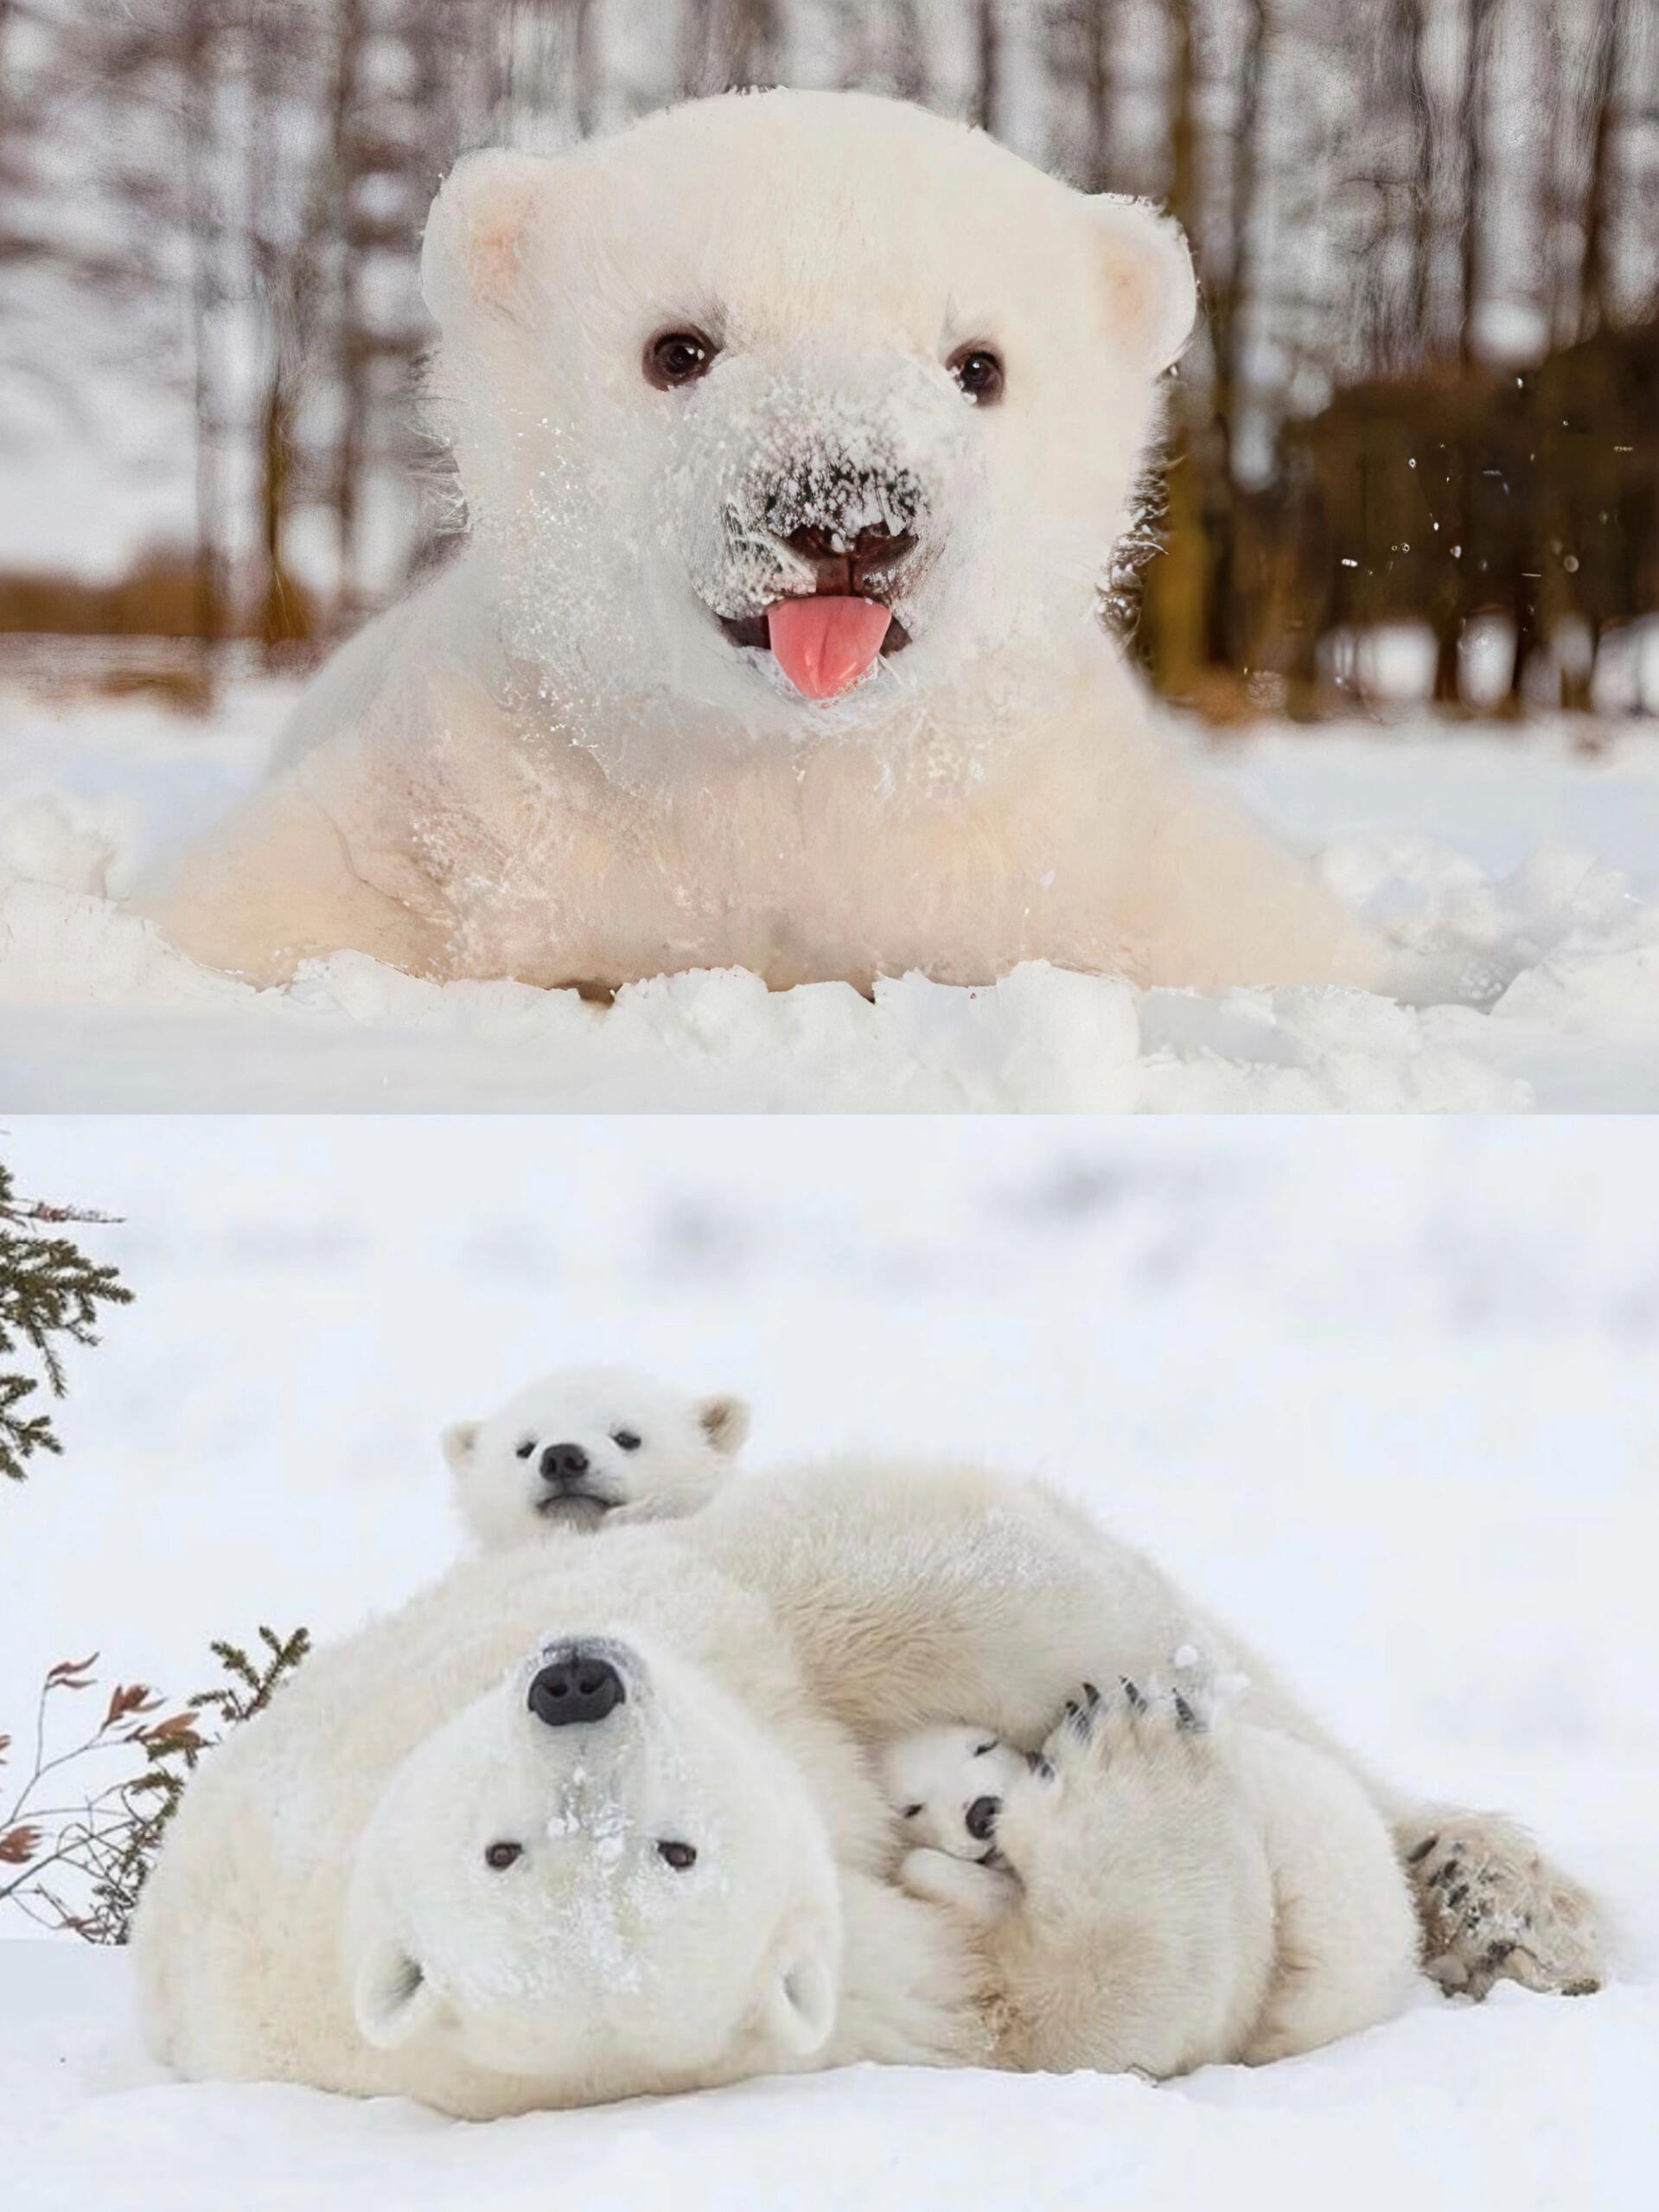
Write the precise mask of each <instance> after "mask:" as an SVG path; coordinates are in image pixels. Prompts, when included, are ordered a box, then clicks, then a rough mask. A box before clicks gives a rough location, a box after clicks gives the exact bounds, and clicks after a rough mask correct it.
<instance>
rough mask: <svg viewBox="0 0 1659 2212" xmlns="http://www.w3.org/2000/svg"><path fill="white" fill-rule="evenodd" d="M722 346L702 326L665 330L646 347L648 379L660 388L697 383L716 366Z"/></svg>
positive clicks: (671, 388)
mask: <svg viewBox="0 0 1659 2212" xmlns="http://www.w3.org/2000/svg"><path fill="white" fill-rule="evenodd" d="M719 350H720V348H718V346H717V345H716V344H715V342H714V341H713V339H712V338H705V336H703V333H702V332H701V331H700V330H664V331H662V332H661V333H660V335H659V336H656V337H654V338H653V339H652V340H651V342H650V343H649V344H648V346H647V347H646V348H645V364H644V366H645V380H646V382H647V383H648V384H654V385H655V386H656V387H657V389H658V391H659V392H672V391H673V389H674V388H675V387H676V386H678V385H681V384H695V383H696V381H697V380H698V378H699V376H705V375H706V374H708V372H709V370H710V369H711V368H713V366H714V357H715V355H716V354H718V352H719Z"/></svg>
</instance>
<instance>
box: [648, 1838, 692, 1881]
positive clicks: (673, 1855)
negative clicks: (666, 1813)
mask: <svg viewBox="0 0 1659 2212" xmlns="http://www.w3.org/2000/svg"><path fill="white" fill-rule="evenodd" d="M657 1857H659V1858H660V1859H666V1860H667V1863H668V1864H669V1865H670V1866H672V1867H673V1870H674V1871H675V1873H676V1874H683V1873H684V1872H685V1871H686V1868H687V1867H688V1866H695V1865H696V1864H697V1846H696V1845H695V1844H676V1843H674V1842H673V1841H671V1840H668V1839H667V1838H665V1840H664V1841H663V1842H661V1843H660V1844H658V1845H657Z"/></svg>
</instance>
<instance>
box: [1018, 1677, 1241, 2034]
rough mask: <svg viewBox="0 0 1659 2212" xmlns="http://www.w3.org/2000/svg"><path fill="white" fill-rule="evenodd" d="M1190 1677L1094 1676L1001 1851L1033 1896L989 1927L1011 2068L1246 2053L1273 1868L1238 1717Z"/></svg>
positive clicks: (1021, 1785) (1023, 1788)
mask: <svg viewBox="0 0 1659 2212" xmlns="http://www.w3.org/2000/svg"><path fill="white" fill-rule="evenodd" d="M1213 1719H1214V1717H1213V1716H1212V1715H1211V1713H1210V1712H1209V1709H1208V1705H1207V1704H1206V1703H1205V1702H1204V1701H1203V1699H1202V1698H1201V1697H1200V1696H1199V1693H1198V1692H1196V1691H1194V1690H1190V1689H1184V1690H1183V1691H1162V1692H1145V1691H1141V1690H1140V1689H1139V1687H1138V1686H1137V1685H1134V1684H1133V1683H1131V1682H1128V1681H1124V1682H1122V1683H1120V1685H1118V1687H1117V1689H1116V1690H1115V1691H1113V1693H1112V1694H1111V1695H1110V1696H1109V1697H1101V1695H1100V1694H1099V1693H1098V1692H1097V1691H1094V1690H1093V1689H1092V1688H1086V1689H1085V1691H1083V1692H1082V1694H1081V1696H1080V1697H1078V1698H1077V1699H1076V1700H1075V1702H1074V1704H1072V1705H1071V1706H1070V1707H1069V1709H1068V1712H1067V1715H1066V1717H1065V1718H1064V1719H1063V1720H1062V1722H1061V1723H1060V1725H1059V1726H1058V1727H1057V1728H1056V1729H1055V1730H1054V1732H1053V1733H1052V1735H1051V1736H1050V1737H1049V1739H1048V1741H1047V1742H1046V1743H1045V1745H1044V1747H1043V1755H1042V1758H1041V1760H1040V1761H1038V1763H1037V1765H1036V1766H1035V1767H1034V1768H1033V1769H1032V1771H1031V1773H1030V1774H1029V1775H1028V1776H1026V1777H1025V1778H1024V1779H1023V1780H1019V1781H1017V1782H1016V1783H1015V1784H1014V1785H1013V1787H1011V1790H1010V1791H1009V1793H1008V1795H1007V1797H1006V1799H1005V1802H1004V1805H1003V1809H1002V1813H1001V1815H1000V1817H999V1820H998V1823H997V1848H998V1850H999V1852H1000V1853H1001V1854H1002V1856H1003V1857H1004V1858H1005V1859H1006V1861H1007V1862H1008V1864H1009V1865H1010V1867H1011V1869H1012V1870H1013V1872H1014V1873H1015V1874H1016V1875H1017V1876H1018V1878H1019V1880H1020V1882H1021V1883H1022V1885H1023V1888H1024V1902H1023V1903H1022V1904H1020V1905H1019V1906H1018V1907H1016V1908H1015V1909H1014V1910H1013V1911H1012V1912H1011V1913H1010V1914H1009V1915H1008V1916H1007V1917H1006V1919H1005V1920H1004V1921H1001V1922H1000V1923H999V1924H998V1926H996V1927H995V1928H992V1930H991V1931H990V1932H989V1934H988V1935H987V1936H986V1950H987V1953H988V1954H989V1956H990V1958H991V1960H992V1972H993V1978H994V1979H995V1981H996V1983H997V1985H998V1986H999V1988H1000V1990H1001V1991H1002V1992H1003V1997H1004V2003H1005V2015H1004V2018H1003V2021H1002V2023H1001V2026H1002V2034H1001V2042H1000V2051H1001V2055H1002V2059H1003V2062H1004V2063H1005V2064H1006V2065H1009V2066H1012V2067H1018V2068H1030V2069H1062V2070H1063V2069H1065V2068H1082V2067H1087V2068H1093V2069H1094V2070H1097V2071H1100V2072H1105V2073H1126V2072H1129V2071H1132V2070H1133V2071H1136V2072H1140V2073H1144V2074H1147V2075H1153V2076H1155V2077H1158V2078H1162V2077H1163V2076H1165V2075H1172V2074H1182V2073H1185V2072H1187V2071H1189V2070H1190V2068H1193V2067H1195V2066H1202V2065H1204V2064H1206V2063H1208V2062H1212V2061H1216V2060H1222V2059H1229V2058H1234V2057H1236V2056H1237V2055H1239V2053H1240V2051H1241V2049H1243V2047H1244V2043H1245V2041H1246V2038H1247V2035H1248V2032H1249V2030H1250V2027H1251V2024H1252V2023H1253V2022H1254V2020H1255V2018H1256V2017H1257V2016H1258V2015H1259V2013H1260V2009H1261V2005H1262V2003H1263V2000H1264V1998H1265V1996H1266V1993H1267V1986H1268V1981H1269V1977H1270V1973H1271V1969H1272V1959H1273V1883H1272V1879H1271V1876H1270V1872H1269V1869H1268V1864H1267V1854H1266V1851H1265V1850H1264V1848H1263V1844H1262V1841H1261V1836H1260V1823H1259V1821H1257V1820H1256V1819H1254V1816H1253V1813H1252V1811H1251V1807H1250V1793H1249V1788H1248V1785H1247V1781H1246V1780H1245V1778H1244V1776H1243V1774H1242V1773H1241V1769H1240V1766H1239V1762H1238V1760H1237V1758H1236V1756H1235V1748H1234V1742H1233V1730H1232V1729H1231V1727H1230V1725H1229V1724H1228V1723H1221V1724H1218V1725H1213V1724H1212V1722H1213Z"/></svg>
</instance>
